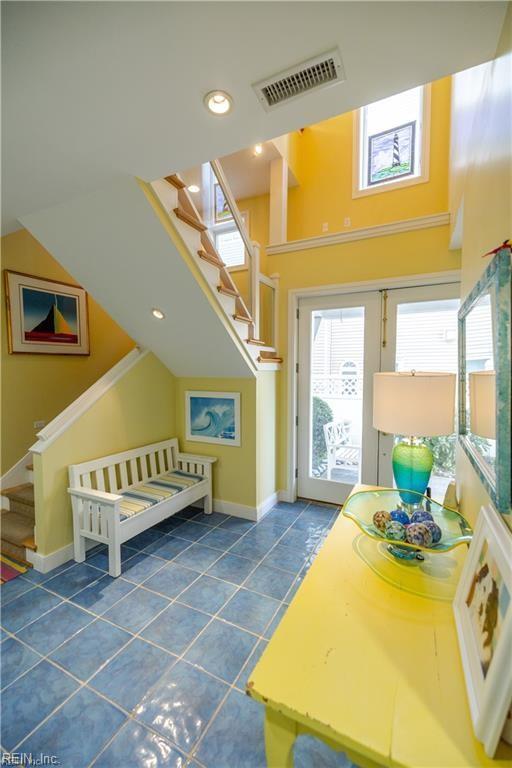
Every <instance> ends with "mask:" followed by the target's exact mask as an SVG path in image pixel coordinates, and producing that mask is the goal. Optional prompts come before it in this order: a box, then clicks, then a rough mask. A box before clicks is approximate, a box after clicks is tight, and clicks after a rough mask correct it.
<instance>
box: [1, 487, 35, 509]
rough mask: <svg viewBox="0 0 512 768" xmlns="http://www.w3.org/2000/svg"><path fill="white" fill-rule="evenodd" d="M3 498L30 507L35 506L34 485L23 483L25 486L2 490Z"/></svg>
mask: <svg viewBox="0 0 512 768" xmlns="http://www.w3.org/2000/svg"><path fill="white" fill-rule="evenodd" d="M2 496H6V497H7V498H8V499H12V500H13V501H21V502H22V504H27V505H28V506H32V507H33V506H34V486H33V485H32V483H23V485H15V486H13V487H12V488H5V489H3V490H2Z"/></svg>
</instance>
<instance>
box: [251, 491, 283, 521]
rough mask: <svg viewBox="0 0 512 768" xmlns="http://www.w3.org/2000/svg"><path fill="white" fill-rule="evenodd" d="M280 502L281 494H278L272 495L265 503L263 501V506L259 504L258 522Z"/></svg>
mask: <svg viewBox="0 0 512 768" xmlns="http://www.w3.org/2000/svg"><path fill="white" fill-rule="evenodd" d="M278 501H279V494H278V493H277V492H275V493H272V494H271V495H270V496H268V497H267V498H266V499H265V501H262V502H261V504H258V509H257V510H256V512H257V518H256V519H257V520H258V522H259V521H260V520H261V519H262V518H263V517H265V515H266V514H267V512H270V510H271V509H272V507H275V505H276V504H277V502H278Z"/></svg>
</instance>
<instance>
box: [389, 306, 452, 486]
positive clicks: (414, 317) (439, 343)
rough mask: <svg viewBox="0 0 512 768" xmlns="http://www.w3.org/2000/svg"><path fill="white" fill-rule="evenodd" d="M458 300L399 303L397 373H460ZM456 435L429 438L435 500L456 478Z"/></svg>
mask: <svg viewBox="0 0 512 768" xmlns="http://www.w3.org/2000/svg"><path fill="white" fill-rule="evenodd" d="M459 303H460V302H459V300H458V299H439V300H436V301H417V302H411V303H407V304H399V305H398V307H397V318H396V360H395V369H396V370H397V371H411V370H416V371H444V372H448V373H457V312H458V309H459ZM453 429H454V433H453V434H452V435H446V436H442V437H427V438H425V443H426V444H427V445H428V446H429V447H430V448H431V449H432V452H433V454H434V467H433V469H432V475H431V478H430V487H431V489H432V495H433V497H434V498H443V495H444V493H445V491H446V487H447V486H448V483H449V482H450V480H452V479H453V477H454V475H455V443H456V435H455V424H454V425H453Z"/></svg>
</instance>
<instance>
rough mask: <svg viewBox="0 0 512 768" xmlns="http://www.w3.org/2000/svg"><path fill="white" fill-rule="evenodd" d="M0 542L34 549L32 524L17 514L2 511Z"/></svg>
mask: <svg viewBox="0 0 512 768" xmlns="http://www.w3.org/2000/svg"><path fill="white" fill-rule="evenodd" d="M0 535H1V537H2V542H6V543H7V544H10V545H12V546H15V547H23V548H25V547H27V548H29V549H33V550H35V549H36V546H35V543H34V522H33V521H32V520H30V518H28V517H25V515H20V514H18V513H17V512H10V511H7V510H2V516H1V517H0Z"/></svg>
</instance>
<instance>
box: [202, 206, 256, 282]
mask: <svg viewBox="0 0 512 768" xmlns="http://www.w3.org/2000/svg"><path fill="white" fill-rule="evenodd" d="M240 216H241V217H242V219H243V221H244V224H245V228H246V230H247V232H248V233H249V237H250V236H251V233H250V229H249V211H240ZM232 228H234V229H237V225H236V221H235V219H233V218H231V219H228V220H227V221H220V222H217V223H216V224H212V226H211V227H210V231H211V233H212V234H213V237H214V243H215V244H216V239H215V235H217V234H218V233H221V232H225V231H226V230H228V231H229V230H231V229H232ZM215 247H217V246H216V245H215ZM219 255H220V254H219ZM221 258H222V257H221ZM227 269H228V272H241V271H243V270H244V269H249V256H248V253H247V248H244V263H243V264H237V265H236V267H228V268H227Z"/></svg>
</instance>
